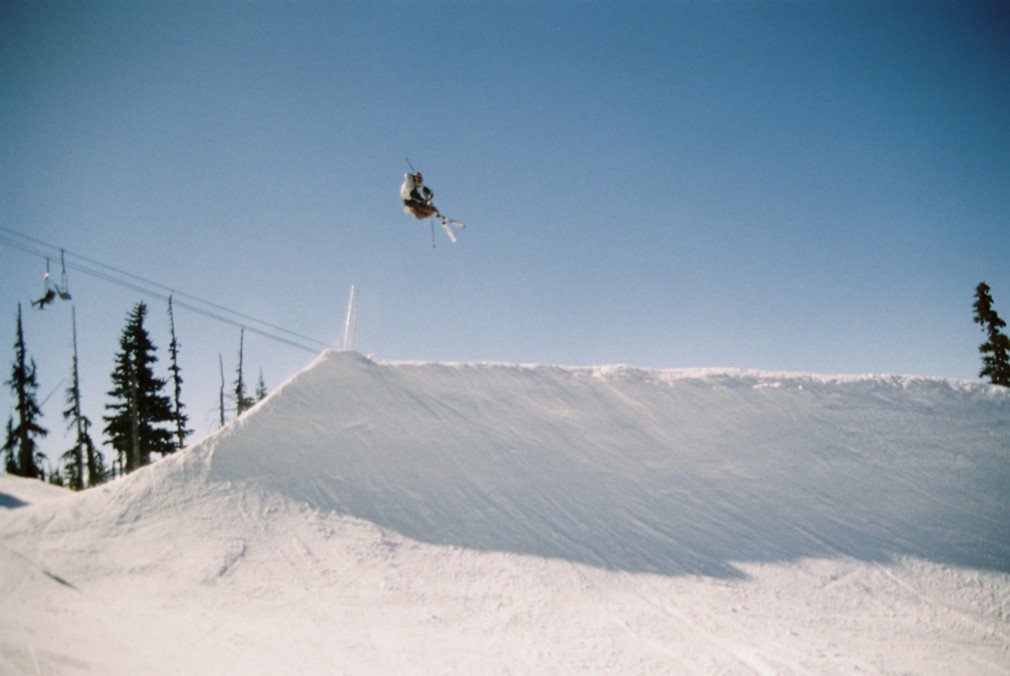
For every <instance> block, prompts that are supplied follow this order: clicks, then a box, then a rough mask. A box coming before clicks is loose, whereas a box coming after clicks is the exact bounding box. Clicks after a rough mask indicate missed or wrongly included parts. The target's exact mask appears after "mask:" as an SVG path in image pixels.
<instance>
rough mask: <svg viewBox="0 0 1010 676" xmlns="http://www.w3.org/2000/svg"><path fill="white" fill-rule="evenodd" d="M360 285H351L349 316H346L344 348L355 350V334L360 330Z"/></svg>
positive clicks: (348, 304) (348, 300)
mask: <svg viewBox="0 0 1010 676" xmlns="http://www.w3.org/2000/svg"><path fill="white" fill-rule="evenodd" d="M357 300H358V287H357V286H355V285H353V284H352V285H351V295H350V297H349V298H348V299H347V316H346V317H345V318H344V340H343V344H342V346H341V347H342V349H344V350H347V351H351V352H353V351H354V336H355V334H356V333H357V331H358V303H357Z"/></svg>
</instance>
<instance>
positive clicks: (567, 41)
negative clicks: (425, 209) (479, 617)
mask: <svg viewBox="0 0 1010 676" xmlns="http://www.w3.org/2000/svg"><path fill="white" fill-rule="evenodd" d="M1008 35H1010V10H1008V6H1007V4H1006V3H1002V4H1001V3H970V2H946V3H932V2H902V3H884V2H865V3H864V2H839V3H831V2H813V3H789V2H751V3H745V2H718V3H703V2H679V3H678V2H655V3H651V2H648V3H647V2H604V3H600V2H501V3H478V2H451V3H440V2H428V3H389V2H387V3H376V2H349V3H343V2H342V3H336V2H320V3H307V2H286V1H285V2H279V1H278V2H266V1H260V2H246V1H242V2H172V3H167V2H164V3H162V2H103V3H93V2H59V3H47V2H10V1H8V2H4V3H3V4H2V5H0V129H2V135H0V172H2V180H0V225H2V226H3V227H5V228H9V229H12V230H16V231H19V232H22V233H25V234H28V235H31V236H33V237H36V238H38V239H40V240H42V241H45V242H50V243H53V244H55V245H56V246H58V247H63V248H66V249H67V250H68V251H72V252H74V253H76V254H81V255H84V256H88V257H91V258H93V259H96V260H99V261H102V262H106V263H109V264H112V265H115V266H117V267H120V268H123V269H126V270H128V271H131V272H135V273H137V274H139V275H142V276H144V277H146V278H148V279H152V280H155V281H157V282H160V283H161V284H164V285H166V286H170V287H172V288H175V289H178V290H181V291H185V292H189V293H191V294H195V295H197V296H200V297H203V298H207V299H210V300H213V301H214V302H216V303H219V304H221V305H223V306H226V307H229V308H233V309H235V310H238V311H240V312H243V313H247V314H250V315H253V316H255V317H260V318H263V319H265V320H267V321H269V322H271V323H275V324H278V325H283V326H287V327H290V328H291V329H293V330H295V331H297V332H299V333H302V334H306V335H308V336H313V337H318V338H321V339H323V340H327V341H331V340H332V341H333V342H334V343H336V342H337V341H338V338H339V334H340V332H341V328H342V322H343V311H344V303H345V300H346V296H347V293H348V289H349V287H350V285H351V284H357V285H358V286H359V288H360V301H361V304H360V315H359V330H358V341H357V346H358V348H359V349H360V350H361V351H362V352H365V353H368V354H372V355H374V356H376V357H379V358H386V359H424V360H446V361H469V360H495V361H518V362H543V363H557V364H598V363H629V364H632V365H637V366H656V367H688V366H733V367H742V368H756V369H770V370H789V371H813V372H819V373H900V374H916V375H936V376H946V377H954V378H966V379H974V378H975V376H976V373H977V371H978V368H979V356H978V354H977V351H976V349H977V345H978V344H979V342H981V334H980V333H979V331H978V329H977V327H976V326H975V325H974V324H972V322H971V303H972V295H973V291H974V288H975V285H976V284H977V283H978V282H979V281H981V280H983V279H984V280H986V281H987V282H988V283H989V284H990V286H991V287H992V289H993V293H994V296H995V299H996V307H997V310H998V311H1000V312H1001V313H1002V314H1003V315H1004V316H1006V317H1008V318H1010V269H1008V259H1010V256H1008V254H1010V123H1008V122H1007V120H1008V119H1010V76H1008V73H1010V39H1008V37H1007V36H1008ZM406 157H409V158H410V159H411V160H412V161H413V163H414V164H415V165H416V166H417V167H418V168H419V169H421V170H422V171H424V173H425V176H426V178H427V181H428V183H429V184H430V185H431V187H432V188H433V189H434V190H435V193H436V203H437V204H438V205H439V206H440V207H441V208H442V210H443V211H445V212H446V213H448V214H450V215H453V216H456V217H458V218H460V219H462V220H464V221H465V222H466V223H467V224H468V228H467V229H466V230H465V231H464V232H463V233H462V234H461V238H460V243H459V244H457V245H455V246H453V245H450V244H449V243H448V242H447V241H446V240H445V238H444V237H440V239H439V242H438V248H436V249H432V247H431V233H430V230H429V225H428V223H427V222H418V221H415V220H413V219H412V218H410V217H408V216H406V215H405V214H403V213H402V211H401V210H400V207H399V204H398V195H397V191H398V187H399V183H400V180H401V176H402V172H403V171H404V170H405V169H406V166H405V165H406V162H405V159H404V158H406ZM0 257H2V261H3V264H2V266H0V320H2V322H0V357H2V362H0V366H2V368H3V375H4V377H5V378H6V376H7V375H8V371H9V368H10V367H9V364H10V362H11V359H12V357H13V340H14V320H15V315H16V304H17V303H18V302H22V303H27V301H28V300H30V299H32V298H35V297H37V296H38V295H39V294H40V293H41V288H42V286H41V285H42V282H41V273H42V268H43V267H44V262H43V261H42V260H41V259H39V258H35V257H32V256H30V255H26V254H25V253H23V252H20V251H17V250H15V249H12V248H11V247H8V246H3V245H0ZM70 284H71V290H72V291H73V293H74V301H75V303H76V306H77V312H78V315H79V331H80V334H81V336H80V340H81V349H82V361H83V365H84V373H83V377H84V378H85V381H86V382H85V386H86V397H87V400H86V402H85V403H86V412H88V414H89V415H90V416H91V418H92V420H93V421H94V422H96V426H99V427H100V426H101V423H100V419H101V416H102V414H103V410H102V407H103V406H104V403H105V397H104V392H105V390H107V389H108V387H109V380H108V378H109V373H110V372H111V370H112V363H113V358H114V353H115V351H116V349H117V346H118V335H119V332H120V330H121V328H122V325H123V323H124V318H125V316H126V314H127V312H128V311H129V310H130V308H131V306H132V305H133V303H134V302H136V301H137V300H140V299H141V298H142V296H140V294H138V293H136V292H133V291H130V290H127V289H124V288H121V287H119V286H114V285H110V284H107V283H105V282H102V281H101V280H98V279H95V278H93V277H88V276H86V275H83V274H80V273H76V274H75V273H74V272H71V276H70ZM148 300H149V302H150V304H151V328H152V334H153V336H154V339H155V342H156V343H157V344H158V345H159V347H161V348H162V352H163V353H164V347H165V346H166V345H167V343H168V338H167V329H166V328H165V327H166V324H167V322H166V321H165V318H164V315H165V312H164V304H163V303H162V302H160V301H157V300H151V299H148ZM25 324H26V326H25V329H26V333H27V339H28V347H29V351H30V353H31V354H32V355H33V356H34V357H35V359H36V361H37V362H38V365H39V371H40V378H41V380H42V386H41V388H40V389H41V390H42V391H43V392H42V394H43V395H45V394H48V392H50V391H52V390H54V389H56V388H58V386H59V385H60V383H61V379H62V378H65V377H66V374H67V372H68V371H69V366H70V358H69V343H70V330H69V325H70V312H69V305H68V304H62V305H55V306H51V307H50V308H49V309H47V310H46V311H45V312H42V313H40V312H38V311H35V310H32V309H31V308H28V307H26V309H25ZM177 324H178V328H179V333H180V339H181V341H182V343H183V353H182V367H183V375H184V377H186V379H187V385H186V387H187V390H184V395H186V398H187V400H189V407H190V409H191V410H190V413H191V415H192V416H193V418H194V422H195V423H196V424H197V426H198V427H201V428H202V427H206V426H209V425H210V424H211V421H212V420H213V418H214V414H213V408H214V405H215V401H216V396H217V391H216V390H217V381H218V374H217V370H218V353H219V352H221V353H224V359H225V368H226V370H227V371H228V374H227V376H228V380H229V381H230V380H231V376H232V372H233V370H234V368H235V352H236V351H237V347H238V329H236V328H234V327H231V326H227V325H221V324H218V323H215V322H213V321H210V320H208V319H206V318H204V317H201V316H199V315H193V314H188V313H186V312H185V311H183V310H180V311H179V312H178V317H177ZM311 358H312V356H311V354H308V353H305V352H300V351H297V350H291V349H288V348H286V347H284V346H282V345H278V344H275V343H272V342H270V341H266V340H264V339H261V338H259V337H257V336H247V341H246V367H247V375H248V376H249V377H251V378H253V379H255V377H256V375H257V373H258V371H259V369H261V368H262V370H263V372H264V376H265V378H266V380H267V384H268V385H269V386H275V385H277V384H278V383H279V382H280V381H282V380H283V379H285V378H287V377H288V376H289V375H291V374H292V373H293V372H295V371H296V370H298V369H299V368H301V367H302V366H304V365H305V364H306V363H307V361H308V360H310V359H311ZM64 386H65V384H64ZM61 400H62V391H61V390H60V391H58V392H57V394H56V395H54V397H53V399H52V401H51V402H50V403H48V404H47V406H46V413H47V419H46V421H45V422H46V424H47V426H48V427H49V428H50V430H52V434H51V438H50V440H48V441H47V442H46V443H47V447H53V448H55V449H62V448H64V447H65V445H66V443H65V442H64V440H63V433H62V428H63V425H62V421H61V420H60V419H59V417H58V414H59V408H61V406H62V401H61ZM9 401H10V398H9V395H8V393H7V391H6V389H5V390H4V392H3V393H0V405H2V407H3V412H4V413H6V410H7V409H9ZM52 454H53V452H52V451H51V452H50V455H52Z"/></svg>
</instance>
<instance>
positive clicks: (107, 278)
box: [0, 227, 331, 354]
mask: <svg viewBox="0 0 1010 676" xmlns="http://www.w3.org/2000/svg"><path fill="white" fill-rule="evenodd" d="M0 230H2V231H6V232H12V231H11V230H8V229H7V228H3V227H0ZM24 237H25V239H28V240H31V241H34V242H35V243H37V244H42V245H43V246H49V245H48V244H46V243H44V242H40V241H38V240H34V238H30V237H27V236H24ZM0 244H4V245H7V246H10V247H12V248H15V249H18V250H20V251H22V252H23V253H27V254H29V255H32V256H37V257H39V258H44V259H46V260H48V258H49V257H48V256H46V255H45V254H43V253H40V252H39V251H37V250H34V249H31V248H28V247H26V246H24V245H22V244H21V243H19V242H17V241H12V240H10V239H9V238H6V237H3V236H0ZM67 253H69V254H70V255H76V254H73V253H71V252H67ZM77 257H78V258H81V259H82V260H87V259H85V258H84V257H83V256H77ZM96 263H97V261H96ZM97 264H98V265H102V266H103V267H106V268H108V269H111V270H114V271H116V272H120V274H128V273H122V272H121V271H118V270H115V268H112V267H111V266H108V265H104V264H102V263H97ZM66 267H69V268H70V269H71V270H77V271H78V272H82V273H84V274H86V275H89V276H91V277H95V278H96V279H99V280H102V281H104V282H107V283H109V284H113V285H116V286H119V287H121V288H124V289H129V290H131V291H134V292H137V293H140V294H142V295H145V296H148V297H151V298H155V299H157V300H161V301H164V302H168V298H169V296H168V295H165V294H163V293H159V292H157V291H153V290H151V289H149V288H145V287H143V286H141V285H139V284H135V283H133V282H130V281H127V280H124V279H119V278H117V277H114V276H112V275H110V274H108V273H106V272H102V271H100V270H95V269H93V268H90V267H87V266H84V265H81V264H79V263H72V262H71V263H67V264H66ZM129 276H131V277H134V278H138V279H141V280H142V281H145V282H147V283H148V284H150V285H152V286H157V287H159V288H168V287H165V286H163V285H161V284H156V283H154V282H149V281H148V280H143V278H139V277H137V276H136V275H129ZM181 295H184V296H187V297H190V298H194V299H195V300H197V301H198V302H202V303H204V304H206V305H209V306H211V307H217V308H220V309H221V310H223V311H225V312H228V313H230V314H233V315H235V316H236V317H245V318H247V319H249V320H251V321H253V322H257V323H259V324H262V325H263V326H266V327H270V328H277V329H278V330H280V331H283V332H285V333H288V334H291V335H294V336H296V337H298V338H302V339H304V340H306V341H308V342H310V343H318V344H319V345H322V346H325V347H331V346H330V345H329V344H328V343H325V342H323V341H320V340H316V339H314V338H309V337H307V336H302V335H300V334H298V333H296V332H294V331H290V330H288V329H284V328H282V327H275V326H274V325H272V324H269V323H268V322H264V321H262V320H259V319H256V318H255V317H249V316H248V315H243V314H242V313H239V312H236V311H234V310H231V309H229V308H226V307H224V306H221V305H217V304H215V303H208V302H206V301H203V300H201V299H199V298H195V297H192V296H189V295H188V294H181ZM175 304H176V305H178V306H179V307H182V308H185V309H187V310H189V311H190V312H194V313H196V314H199V315H203V316H204V317H208V318H210V319H214V320H217V321H219V322H222V323H225V324H229V325H231V326H235V327H238V328H244V329H246V330H248V331H249V332H250V333H254V334H256V335H259V336H262V337H264V338H267V339H269V340H273V341H275V342H279V343H283V344H285V345H288V346H290V347H294V348H298V349H300V350H305V351H306V352H311V353H312V354H317V353H318V352H319V350H318V348H313V347H309V346H308V345H305V344H303V343H300V342H296V341H294V340H291V339H289V338H286V337H284V336H278V335H276V334H274V333H270V332H269V331H266V330H263V329H259V328H256V327H255V326H249V325H248V324H246V323H243V322H240V321H237V320H235V319H232V318H229V317H225V316H222V315H221V314H219V313H216V312H213V311H211V310H208V309H206V308H202V307H199V306H197V305H193V304H192V303H187V302H185V301H178V300H176V301H175Z"/></svg>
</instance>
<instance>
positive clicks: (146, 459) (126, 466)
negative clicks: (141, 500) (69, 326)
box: [2, 298, 267, 490]
mask: <svg viewBox="0 0 1010 676" xmlns="http://www.w3.org/2000/svg"><path fill="white" fill-rule="evenodd" d="M147 312H148V308H147V304H146V303H144V302H143V301H141V302H138V303H137V304H136V305H135V306H134V307H133V309H132V310H131V312H130V313H129V314H128V315H127V318H126V325H125V326H124V327H123V331H122V334H121V336H120V340H119V351H118V352H117V353H116V357H115V364H114V368H113V371H112V374H111V377H110V379H111V383H112V387H111V389H110V390H109V391H108V393H107V394H108V396H109V397H110V401H109V402H108V403H107V404H106V405H105V411H106V415H104V416H103V417H102V420H103V421H104V422H105V427H104V428H103V429H102V433H103V434H104V436H105V439H106V441H107V442H108V444H109V446H111V447H112V449H113V451H114V455H115V457H114V459H113V460H112V461H111V462H109V461H108V460H107V459H106V458H105V456H104V454H103V453H102V452H101V450H100V449H99V448H98V447H97V446H96V445H95V443H94V440H93V438H92V423H91V420H89V419H88V417H87V416H85V415H84V414H83V413H82V410H81V383H80V371H79V368H78V365H79V360H78V352H77V315H76V312H74V313H73V314H72V317H73V359H72V362H71V366H70V385H69V387H67V390H66V405H67V408H65V409H64V410H63V412H62V414H63V419H64V421H65V422H66V425H67V429H68V430H69V431H71V432H72V436H73V439H74V441H73V445H72V446H71V447H70V448H69V449H67V451H66V452H65V453H63V455H62V456H61V457H60V458H59V462H58V464H57V466H56V467H48V466H47V462H46V458H45V456H44V454H43V453H42V451H41V449H40V447H39V443H38V441H39V440H40V439H42V438H43V437H45V436H46V435H47V434H48V433H49V431H48V430H47V429H45V428H44V427H42V425H41V424H40V420H41V417H42V411H41V407H40V406H39V404H38V398H37V395H38V377H37V367H36V364H35V360H34V359H32V358H30V357H29V356H28V350H27V347H26V344H25V335H24V325H23V322H22V314H21V305H20V303H19V304H18V314H17V329H16V332H15V341H14V361H13V364H12V367H11V375H10V378H9V379H8V380H7V381H6V382H5V384H6V385H7V386H8V387H10V389H11V392H12V393H13V395H14V410H13V411H12V412H11V414H10V416H9V417H8V419H7V428H6V437H5V442H4V445H3V449H2V450H3V461H4V467H5V469H6V471H7V473H8V474H13V475H17V476H23V477H28V478H36V479H41V480H43V481H46V480H48V481H49V482H51V483H54V484H58V485H65V486H67V487H69V488H72V489H74V490H81V489H83V488H86V487H89V486H95V485H98V484H100V483H103V482H105V481H108V480H110V479H112V478H115V477H116V476H120V475H122V474H128V473H130V472H133V471H136V470H137V469H140V468H141V467H143V466H144V465H147V464H150V462H151V459H152V456H153V455H154V454H158V455H160V456H162V457H164V456H166V455H169V454H171V453H174V452H175V451H177V450H179V449H181V448H183V447H184V446H185V445H186V440H187V438H188V437H189V436H190V435H191V434H192V433H193V431H192V430H191V429H189V427H188V424H189V416H188V415H187V413H186V408H185V406H184V404H183V403H182V384H183V378H182V369H181V367H180V366H179V349H180V343H179V340H178V338H177V336H176V332H175V314H174V312H173V308H172V299H171V298H169V301H168V316H169V327H170V341H169V346H168V359H169V363H168V377H167V378H161V377H159V376H158V375H156V373H155V370H154V365H155V364H156V363H157V362H158V356H157V352H158V350H157V347H156V346H155V344H154V343H153V342H152V340H151V336H150V333H149V332H148V330H147V328H146V326H145V324H144V322H145V320H146V318H147ZM244 340H245V332H244V329H243V330H242V332H241V334H240V337H239V354H238V369H237V375H236V378H235V381H234V384H233V387H232V393H231V398H232V400H233V401H234V402H235V409H234V411H235V415H236V417H237V416H240V415H242V414H243V413H244V412H245V411H246V410H248V409H249V408H250V407H252V406H253V405H254V404H255V403H256V402H258V401H260V400H262V399H264V398H265V397H266V395H267V389H266V385H265V384H264V381H263V373H262V371H261V372H260V377H259V383H258V384H257V387H256V389H255V391H254V393H253V394H252V395H251V396H250V395H249V393H248V392H247V384H246V380H245V376H244V373H243V352H244ZM220 361H221V364H222V371H221V397H220V417H219V419H220V423H221V425H222V426H223V425H224V424H225V423H226V414H225V397H224V387H225V385H224V368H223V363H224V361H223V359H221V360H220ZM166 388H167V389H168V392H167V393H166Z"/></svg>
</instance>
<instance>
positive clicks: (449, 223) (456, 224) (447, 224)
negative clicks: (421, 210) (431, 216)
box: [431, 209, 466, 249]
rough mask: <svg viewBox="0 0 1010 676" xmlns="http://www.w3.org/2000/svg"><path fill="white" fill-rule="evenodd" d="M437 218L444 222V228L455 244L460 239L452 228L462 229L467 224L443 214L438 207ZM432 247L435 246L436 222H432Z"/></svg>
mask: <svg viewBox="0 0 1010 676" xmlns="http://www.w3.org/2000/svg"><path fill="white" fill-rule="evenodd" d="M435 218H437V219H438V222H439V223H441V224H442V229H443V230H445V234H446V236H447V237H448V238H449V241H450V242H452V243H453V244H455V243H456V242H457V241H458V240H457V239H456V233H455V232H453V231H452V229H453V228H458V229H460V230H462V229H463V228H465V227H466V225H464V224H463V223H462V222H461V221H457V220H456V219H455V218H449V217H448V216H445V215H443V214H442V213H440V212H439V211H438V210H437V209H436V210H435ZM431 248H432V249H434V248H435V224H434V222H433V223H432V224H431Z"/></svg>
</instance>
